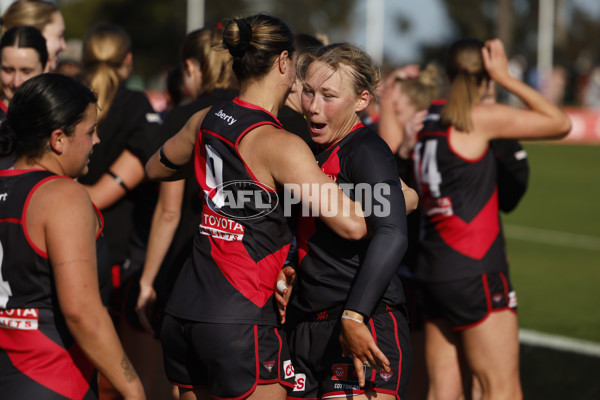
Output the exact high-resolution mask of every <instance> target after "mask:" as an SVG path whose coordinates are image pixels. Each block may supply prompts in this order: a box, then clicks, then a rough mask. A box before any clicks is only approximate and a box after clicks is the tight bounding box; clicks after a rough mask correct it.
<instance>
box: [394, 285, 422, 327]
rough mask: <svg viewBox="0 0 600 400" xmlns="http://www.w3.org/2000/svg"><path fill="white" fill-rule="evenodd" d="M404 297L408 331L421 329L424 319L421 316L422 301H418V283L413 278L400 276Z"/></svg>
mask: <svg viewBox="0 0 600 400" xmlns="http://www.w3.org/2000/svg"><path fill="white" fill-rule="evenodd" d="M400 280H401V281H402V288H403V289H404V297H406V310H407V312H408V327H409V328H410V332H411V333H412V332H419V331H423V329H424V328H425V320H424V318H423V310H422V303H421V301H420V299H419V298H420V290H419V285H420V283H419V282H418V281H416V280H415V279H413V278H407V277H400Z"/></svg>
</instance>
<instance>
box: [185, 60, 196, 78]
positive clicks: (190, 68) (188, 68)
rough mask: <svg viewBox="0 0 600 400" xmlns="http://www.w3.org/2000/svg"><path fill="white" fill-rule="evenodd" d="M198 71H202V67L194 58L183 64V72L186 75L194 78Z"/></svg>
mask: <svg viewBox="0 0 600 400" xmlns="http://www.w3.org/2000/svg"><path fill="white" fill-rule="evenodd" d="M197 69H200V65H199V63H198V61H196V60H194V59H193V58H186V59H185V61H184V62H183V72H184V73H185V74H187V75H189V76H192V74H193V73H194V71H196V70H197Z"/></svg>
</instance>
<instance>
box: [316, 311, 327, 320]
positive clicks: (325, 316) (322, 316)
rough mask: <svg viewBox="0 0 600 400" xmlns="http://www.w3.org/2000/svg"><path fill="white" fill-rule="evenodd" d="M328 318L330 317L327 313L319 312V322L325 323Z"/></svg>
mask: <svg viewBox="0 0 600 400" xmlns="http://www.w3.org/2000/svg"><path fill="white" fill-rule="evenodd" d="M327 317H329V314H328V313H327V311H319V312H318V313H317V321H325V320H327Z"/></svg>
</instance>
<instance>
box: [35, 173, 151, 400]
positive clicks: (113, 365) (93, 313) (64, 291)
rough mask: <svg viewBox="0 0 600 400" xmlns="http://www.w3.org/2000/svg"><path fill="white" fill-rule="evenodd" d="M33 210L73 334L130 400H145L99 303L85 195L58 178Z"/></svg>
mask: <svg viewBox="0 0 600 400" xmlns="http://www.w3.org/2000/svg"><path fill="white" fill-rule="evenodd" d="M36 197H37V198H36ZM30 207H31V209H34V208H37V210H36V215H37V216H38V217H39V219H40V220H41V221H42V226H43V232H44V237H45V243H44V245H43V248H45V249H46V251H47V253H48V258H49V260H50V263H51V265H52V272H53V274H54V280H55V285H56V291H57V297H58V303H59V307H60V310H61V312H62V314H63V315H64V318H65V321H66V324H67V327H68V329H69V332H71V334H72V335H73V337H74V339H75V341H76V342H77V343H78V344H79V346H80V347H81V349H82V350H83V352H84V353H85V354H86V356H87V357H88V359H89V360H90V361H91V362H92V363H93V364H94V365H95V366H96V368H98V370H99V371H100V372H101V373H102V374H103V375H104V376H105V377H106V378H107V379H108V380H109V382H110V383H111V384H112V385H113V386H114V387H115V388H116V389H117V390H118V391H119V392H120V393H121V394H122V395H124V397H125V398H126V399H144V398H145V395H144V390H143V387H142V384H141V382H140V380H139V378H138V376H137V374H136V372H135V370H134V369H133V366H132V365H131V362H130V361H129V359H128V358H127V356H126V355H125V352H124V350H123V347H122V346H121V343H120V341H119V338H118V336H117V332H116V330H115V328H114V326H113V323H112V320H111V318H110V316H109V315H108V312H107V310H106V308H105V307H104V305H103V304H102V301H101V299H100V290H99V286H98V271H97V261H96V234H97V230H98V227H99V223H98V218H97V215H96V213H95V211H94V208H93V206H92V203H91V201H90V198H89V196H88V195H87V192H86V191H85V189H84V188H83V187H82V186H81V185H79V184H77V183H76V182H74V181H70V180H67V179H56V180H54V181H51V182H48V183H46V184H44V185H42V187H40V189H38V191H37V192H36V193H35V194H34V196H33V197H32V201H31V203H30Z"/></svg>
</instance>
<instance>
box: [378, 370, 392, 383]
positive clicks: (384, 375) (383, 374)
mask: <svg viewBox="0 0 600 400" xmlns="http://www.w3.org/2000/svg"><path fill="white" fill-rule="evenodd" d="M379 376H380V377H381V379H383V380H384V381H386V382H387V381H389V380H390V378H391V377H392V376H394V373H393V372H385V371H381V372H380V373H379Z"/></svg>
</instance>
